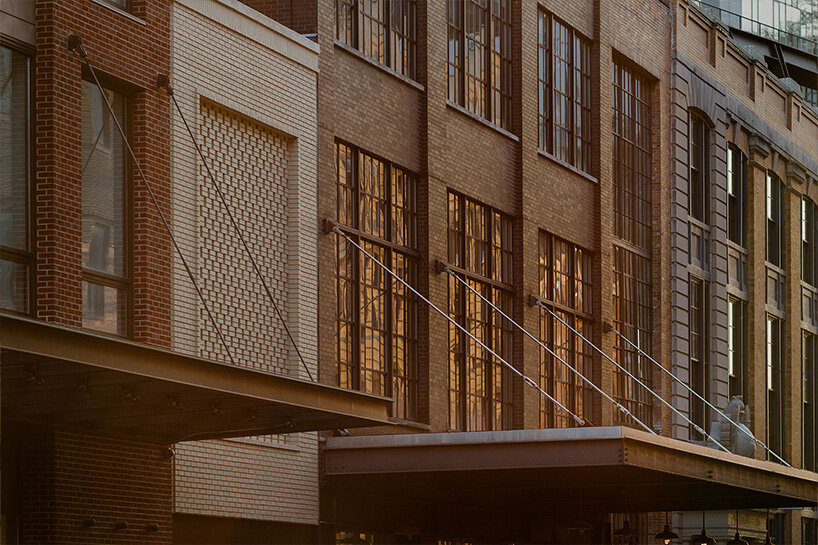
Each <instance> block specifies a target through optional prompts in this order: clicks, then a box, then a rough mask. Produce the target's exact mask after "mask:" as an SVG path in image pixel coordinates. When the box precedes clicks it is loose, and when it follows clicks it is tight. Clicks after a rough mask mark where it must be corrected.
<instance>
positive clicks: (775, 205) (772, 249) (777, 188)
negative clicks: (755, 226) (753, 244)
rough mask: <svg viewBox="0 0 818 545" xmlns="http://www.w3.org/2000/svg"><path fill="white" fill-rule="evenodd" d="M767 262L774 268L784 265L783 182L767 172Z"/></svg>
mask: <svg viewBox="0 0 818 545" xmlns="http://www.w3.org/2000/svg"><path fill="white" fill-rule="evenodd" d="M765 186H766V190H765V193H766V217H767V246H766V248H767V261H768V262H769V263H771V264H773V265H775V266H776V267H783V265H784V261H783V258H784V248H785V244H784V241H785V239H786V230H785V229H784V191H785V189H784V182H782V181H781V178H779V177H778V176H776V175H775V174H773V173H772V172H769V171H768V172H767V176H766V184H765Z"/></svg>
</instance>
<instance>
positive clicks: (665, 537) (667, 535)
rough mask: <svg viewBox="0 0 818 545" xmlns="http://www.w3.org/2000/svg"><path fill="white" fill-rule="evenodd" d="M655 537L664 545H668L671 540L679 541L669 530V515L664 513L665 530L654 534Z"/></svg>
mask: <svg viewBox="0 0 818 545" xmlns="http://www.w3.org/2000/svg"><path fill="white" fill-rule="evenodd" d="M655 537H656V539H658V540H660V541H661V542H662V543H664V545H670V542H671V540H674V539H679V536H678V535H677V534H676V533H675V532H672V531H671V530H670V513H665V529H664V530H662V531H661V532H659V533H658V534H656V536H655Z"/></svg>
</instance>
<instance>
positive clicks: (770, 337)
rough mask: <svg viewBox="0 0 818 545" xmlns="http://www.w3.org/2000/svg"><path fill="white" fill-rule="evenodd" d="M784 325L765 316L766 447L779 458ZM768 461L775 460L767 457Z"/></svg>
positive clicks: (782, 404)
mask: <svg viewBox="0 0 818 545" xmlns="http://www.w3.org/2000/svg"><path fill="white" fill-rule="evenodd" d="M783 326H784V324H783V322H782V321H781V320H779V319H778V318H774V317H773V316H769V315H768V316H767V354H766V370H767V372H766V375H767V376H766V383H767V446H769V447H770V449H772V450H773V452H775V453H776V454H778V455H779V456H783V447H784V393H783V392H782V390H781V388H782V386H783V376H782V373H783V369H782V362H783V360H784V346H783V345H784V327H783ZM768 459H770V460H775V458H773V457H769V456H768Z"/></svg>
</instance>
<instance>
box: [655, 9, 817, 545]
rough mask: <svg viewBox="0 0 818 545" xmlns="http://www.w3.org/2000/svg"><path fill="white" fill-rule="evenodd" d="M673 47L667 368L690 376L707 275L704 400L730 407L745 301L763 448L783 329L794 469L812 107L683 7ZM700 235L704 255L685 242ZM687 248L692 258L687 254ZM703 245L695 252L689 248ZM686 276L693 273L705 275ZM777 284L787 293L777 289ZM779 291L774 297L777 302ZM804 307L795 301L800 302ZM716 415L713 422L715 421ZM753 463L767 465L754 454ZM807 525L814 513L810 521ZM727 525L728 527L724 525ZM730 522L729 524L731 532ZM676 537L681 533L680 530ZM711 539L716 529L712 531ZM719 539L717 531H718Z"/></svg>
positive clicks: (744, 516)
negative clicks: (695, 184)
mask: <svg viewBox="0 0 818 545" xmlns="http://www.w3.org/2000/svg"><path fill="white" fill-rule="evenodd" d="M675 26H676V31H677V43H676V49H675V52H674V54H675V55H674V56H675V62H674V66H675V70H674V86H673V89H672V94H671V100H672V107H671V111H672V119H671V122H672V126H673V131H672V134H673V139H672V140H671V146H672V148H673V157H674V161H673V176H672V179H671V191H672V192H673V197H672V203H673V207H672V211H673V214H672V216H671V232H672V239H673V250H674V251H673V256H674V259H673V263H672V265H671V266H672V271H673V280H672V283H671V285H672V297H671V299H672V301H673V316H674V319H673V321H672V324H671V335H672V338H673V339H674V349H673V356H672V361H673V365H674V369H676V373H677V376H679V377H680V378H682V379H685V378H686V377H687V373H688V361H689V358H688V354H689V348H688V346H687V341H688V326H687V321H688V320H687V306H688V293H687V291H688V290H687V282H688V280H687V279H688V275H689V274H690V271H694V270H700V269H701V263H703V262H704V263H705V264H706V265H705V267H706V269H709V270H707V271H705V272H706V273H707V275H708V280H709V285H710V301H709V306H710V308H711V312H710V314H709V316H710V322H709V327H710V341H709V346H708V353H709V363H710V366H711V370H712V371H711V383H710V384H709V388H708V389H709V391H710V392H711V395H712V397H711V399H710V401H711V402H713V404H714V405H716V406H717V407H723V406H724V405H725V404H726V402H727V401H728V399H727V391H728V386H727V380H728V378H727V372H728V371H727V357H728V354H727V350H728V348H727V320H728V317H727V297H728V294H729V295H731V296H734V297H738V298H739V299H742V300H745V301H747V306H748V309H749V310H748V324H747V334H748V341H747V347H748V352H747V353H748V357H747V360H746V361H747V363H748V369H747V380H748V385H747V389H746V395H745V396H744V402H745V403H747V405H748V406H749V409H750V415H751V419H752V420H751V429H752V431H753V433H754V434H755V436H756V437H758V438H761V439H762V440H764V441H765V442H766V441H768V439H767V430H768V423H767V421H766V414H767V399H766V392H767V371H766V350H767V339H766V320H767V316H768V315H771V316H776V317H777V318H780V319H781V320H783V324H784V330H783V346H784V357H783V362H782V367H783V376H784V384H783V389H784V392H785V398H784V409H783V414H784V415H785V416H784V422H783V424H784V426H783V435H784V438H783V445H784V449H783V452H782V453H780V454H782V455H783V457H784V458H785V459H786V460H787V461H788V462H790V463H791V464H792V465H793V466H795V467H799V466H800V465H801V452H802V449H801V447H802V439H801V429H802V427H801V426H802V420H801V418H802V414H801V412H802V404H801V400H802V395H801V388H802V383H803V380H802V366H801V365H802V363H801V356H802V354H801V334H802V330H804V331H810V332H812V331H814V325H813V324H814V317H813V315H812V314H811V313H810V310H809V309H810V308H811V307H810V306H809V300H810V293H811V291H810V288H809V287H808V286H807V285H805V284H804V285H802V282H801V220H800V217H801V210H800V206H801V204H800V203H801V199H802V196H806V197H808V198H810V199H812V200H813V201H815V199H816V197H818V195H816V193H815V190H814V184H810V183H809V180H814V179H815V176H816V175H818V147H817V146H816V137H818V113H816V112H815V110H814V109H811V108H810V107H809V106H808V105H806V104H805V103H804V102H802V100H801V99H800V98H799V97H798V96H797V95H795V94H794V93H793V92H792V91H790V90H788V89H787V88H786V87H785V86H784V85H783V84H782V83H781V82H780V81H779V80H777V78H775V76H773V75H772V74H770V73H769V72H767V70H766V69H765V68H764V67H763V66H762V65H761V64H759V63H757V62H754V61H753V60H752V59H750V58H748V56H747V55H746V54H745V53H744V52H743V51H742V50H741V49H740V48H738V47H737V46H736V45H735V44H734V43H732V42H731V41H730V39H729V37H728V36H727V35H726V34H725V33H724V32H723V30H721V29H720V28H718V27H717V25H716V24H715V23H713V22H711V21H710V20H709V19H707V17H706V16H704V15H703V14H702V13H701V12H699V11H697V10H696V9H695V8H694V7H693V6H691V5H690V4H688V3H687V2H684V1H680V2H677V3H676V5H675ZM691 111H698V112H699V113H700V114H701V115H703V116H704V118H705V119H706V120H707V122H708V125H709V126H710V127H711V128H710V134H711V150H710V151H711V156H710V158H711V176H712V177H711V181H712V184H711V186H710V187H711V195H710V210H711V214H710V217H709V221H707V222H706V223H707V225H706V226H705V227H704V228H703V229H702V227H701V225H697V223H696V222H695V221H694V220H692V219H690V218H689V217H688V206H687V203H688V178H689V176H688V173H689V169H688V165H689V161H688V131H689V125H688V115H689V112H691ZM728 144H733V145H735V146H736V147H737V148H738V149H739V150H740V151H741V152H742V153H743V154H744V155H746V156H747V158H748V173H747V204H748V214H747V243H746V249H742V248H740V247H738V246H737V245H735V244H734V243H732V242H730V241H729V240H728V233H727V222H728V211H727V194H726V190H725V188H726V187H727V183H726V182H727V168H728V165H727V145H728ZM768 171H770V172H773V173H775V174H776V175H777V176H778V177H779V178H780V179H781V180H783V181H784V183H785V185H786V191H785V193H784V203H783V205H784V216H783V219H784V222H783V229H784V231H785V236H784V238H785V245H784V248H785V249H784V254H783V255H784V259H783V262H782V266H781V267H780V268H779V267H775V266H772V265H771V264H769V263H767V260H766V244H767V242H766V228H767V227H766V206H767V203H766V195H765V191H766V190H765V184H766V179H765V178H766V174H767V172H768ZM700 232H704V236H703V244H702V245H701V246H699V245H697V244H695V243H691V242H690V241H691V240H696V238H693V237H698V236H699V235H698V233H700ZM691 248H692V250H691ZM697 248H701V250H697ZM694 274H701V271H700V272H698V273H694ZM782 283H783V290H782V291H781V292H779V291H778V290H779V289H780V287H778V288H777V287H776V286H777V285H778V286H781V284H782ZM779 293H780V295H779ZM802 298H803V303H802ZM687 403H688V396H687V394H686V392H683V391H681V389H679V388H677V387H675V386H674V404H675V405H676V406H677V407H686V406H687ZM717 416H718V415H715V416H714V418H716V417H717ZM674 424H675V431H674V435H675V436H678V437H683V438H686V437H687V426H686V425H680V423H679V422H674ZM756 457H757V458H762V459H763V458H765V457H766V453H765V452H764V451H763V449H761V448H757V449H756ZM812 516H814V515H812ZM733 517H734V515H731V514H730V513H725V512H720V513H709V514H708V524H711V525H713V526H716V527H719V528H720V530H719V532H720V533H721V536H725V537H726V536H728V535H730V536H731V535H732V534H733V532H734V531H735V530H734V528H735V521H733V520H732V518H733ZM800 517H801V513H800V512H799V511H790V512H787V513H786V515H785V529H784V536H785V542H786V543H800V542H801V521H800ZM763 518H764V516H763V513H758V512H742V513H741V521H742V528H741V532H742V535H745V536H748V537H751V538H755V539H759V540H763V539H764V536H765V531H766V528H765V525H764V520H763ZM728 522H729V524H728ZM680 523H681V524H682V525H683V526H684V535H691V534H692V533H698V531H699V529H700V528H698V526H700V522H699V521H698V517H695V516H693V517H689V520H688V517H683V518H682V519H680ZM731 525H732V526H731ZM680 534H682V532H680ZM711 535H713V532H711ZM716 537H719V534H716Z"/></svg>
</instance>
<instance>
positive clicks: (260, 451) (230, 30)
mask: <svg viewBox="0 0 818 545" xmlns="http://www.w3.org/2000/svg"><path fill="white" fill-rule="evenodd" d="M171 9H172V22H171V25H172V34H173V43H172V60H173V69H172V73H171V81H172V84H173V87H174V92H175V96H176V99H177V101H178V102H179V104H180V107H181V108H182V111H183V112H184V115H185V117H186V119H187V121H188V123H190V124H191V126H192V128H193V131H194V134H195V135H196V138H197V139H198V141H199V143H200V144H201V145H202V147H203V149H204V153H205V156H206V157H207V159H208V164H209V166H210V168H211V170H212V171H213V173H214V175H215V176H216V179H217V180H218V181H219V183H220V184H221V186H222V191H223V192H224V193H225V195H226V198H227V201H228V203H229V204H230V206H231V210H232V211H233V213H234V216H235V217H236V219H237V221H238V223H239V225H240V227H241V228H242V230H243V232H244V235H245V238H246V239H247V242H248V244H249V245H250V247H251V249H252V250H253V252H254V254H255V257H256V259H257V261H258V262H259V265H260V267H261V269H262V272H263V273H264V274H265V275H266V279H267V281H268V285H269V286H270V287H271V289H272V291H273V294H274V296H275V297H276V301H277V303H278V305H279V307H280V308H281V310H282V313H283V314H284V317H285V319H286V320H287V321H288V325H289V327H290V329H291V331H292V332H293V335H294V336H295V338H296V341H297V342H298V346H299V348H300V350H301V351H302V353H303V355H304V358H305V360H306V362H307V364H308V366H310V368H311V369H312V372H313V374H314V375H315V374H316V352H317V335H316V329H317V325H316V321H317V310H316V309H317V293H316V292H317V276H316V271H317V255H316V251H315V244H316V239H317V236H318V235H317V229H318V221H317V218H316V216H315V208H316V206H315V202H316V193H317V188H316V185H315V180H316V177H315V171H316V165H315V163H316V133H317V124H318V121H317V116H316V91H317V81H316V74H315V71H314V68H315V66H316V65H317V60H316V59H315V57H316V54H315V52H314V51H313V49H312V48H314V45H312V44H309V42H306V40H303V39H300V38H299V37H294V36H292V35H291V33H289V31H288V30H287V29H286V28H283V27H281V26H280V25H278V24H277V23H275V22H274V21H272V20H270V19H267V18H266V17H264V16H262V15H259V14H258V13H253V12H252V11H250V10H248V9H247V8H246V7H244V6H242V5H241V4H240V3H239V2H238V1H237V0H217V1H212V2H199V1H198V0H175V1H174V2H173V4H172V8H171ZM294 40H295V41H294ZM298 40H300V41H298ZM305 44H306V45H305ZM172 163H173V180H174V185H173V217H174V228H175V231H176V234H177V236H178V238H179V241H180V245H181V247H182V249H183V252H184V254H185V256H186V258H187V259H188V261H189V263H190V264H191V266H192V268H193V269H194V271H195V274H196V275H197V278H198V279H200V282H201V285H202V286H203V288H204V291H205V297H206V298H207V300H208V302H209V304H210V305H211V309H212V310H214V312H215V314H216V316H217V320H218V321H219V323H220V325H221V328H222V332H223V333H224V334H225V336H226V337H227V338H228V343H229V345H230V347H231V351H232V353H233V356H234V357H235V358H236V363H237V364H238V365H242V366H247V367H252V368H255V369H259V370H262V371H265V372H276V373H285V374H288V375H290V376H295V377H300V378H306V373H305V371H304V370H303V369H302V366H301V363H300V362H299V361H298V359H297V357H296V354H295V352H294V350H293V348H292V345H291V344H290V343H289V340H288V339H287V337H286V335H285V333H284V330H283V328H282V326H281V322H280V321H279V319H278V317H277V316H276V315H275V313H274V310H273V308H272V306H271V304H270V302H269V300H268V299H267V295H266V293H265V292H264V291H263V288H262V286H261V283H260V281H259V280H258V278H257V277H256V276H255V272H254V271H253V269H252V266H251V264H250V262H249V260H248V258H247V255H246V253H245V252H244V249H243V247H242V246H241V243H240V241H239V239H238V236H237V235H236V233H235V231H234V229H233V228H232V226H231V225H230V224H229V220H228V218H227V217H226V215H225V213H224V212H223V208H222V205H221V203H220V202H219V201H218V200H217V197H216V194H215V191H214V190H213V188H212V185H211V182H210V180H209V179H208V178H206V172H205V171H204V168H203V166H202V164H201V160H200V159H199V158H198V156H197V155H196V151H195V149H194V148H193V144H192V143H191V141H190V137H189V136H188V134H187V131H186V129H185V127H184V125H183V123H182V120H181V118H179V117H178V115H177V114H176V113H175V112H174V115H173V124H172ZM172 312H173V331H174V334H173V343H174V349H176V350H179V351H181V352H185V353H189V354H193V355H202V356H205V357H208V358H211V359H215V360H218V361H222V362H228V360H227V355H226V353H225V352H224V350H223V348H222V347H221V345H220V342H219V341H218V339H217V338H216V337H215V332H214V331H213V328H212V326H211V325H210V323H209V321H208V319H207V317H206V315H205V314H204V309H203V307H202V305H201V303H200V302H199V300H198V298H197V295H196V293H195V291H194V290H193V286H192V285H191V283H190V281H189V279H188V277H187V274H186V273H185V271H184V269H183V267H182V264H181V262H180V261H179V260H178V259H177V258H174V261H173V309H172ZM317 448H318V446H317V437H316V434H314V433H304V434H293V435H283V436H265V437H255V438H246V439H235V440H225V441H203V442H190V443H182V444H179V445H178V447H177V450H178V454H177V456H176V458H175V476H176V488H175V506H174V509H175V511H176V512H177V513H185V514H193V515H207V516H212V517H230V518H235V519H255V520H268V521H284V522H291V523H299V524H309V525H315V524H317V520H318V505H317V503H318V478H317V472H318V469H317V468H318V460H317Z"/></svg>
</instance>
